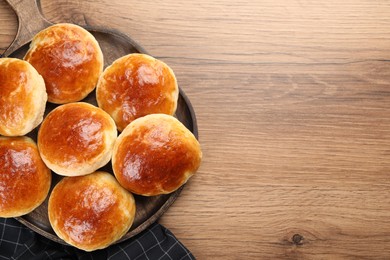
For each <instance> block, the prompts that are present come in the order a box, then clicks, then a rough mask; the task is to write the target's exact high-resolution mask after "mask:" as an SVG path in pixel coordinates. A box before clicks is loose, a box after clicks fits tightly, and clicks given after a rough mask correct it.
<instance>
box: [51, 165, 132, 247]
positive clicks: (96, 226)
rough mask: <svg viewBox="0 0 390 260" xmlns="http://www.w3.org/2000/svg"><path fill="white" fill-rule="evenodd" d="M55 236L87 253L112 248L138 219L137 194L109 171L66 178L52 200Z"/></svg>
mask: <svg viewBox="0 0 390 260" xmlns="http://www.w3.org/2000/svg"><path fill="white" fill-rule="evenodd" d="M48 210H49V212H48V214H49V220H50V224H51V226H52V227H53V230H54V231H55V233H56V234H57V235H58V236H59V237H60V238H61V239H63V240H64V241H65V242H67V243H68V244H71V245H73V246H75V247H77V248H79V249H82V250H85V251H93V250H96V249H101V248H105V247H107V246H109V245H110V244H112V243H114V242H115V241H117V240H118V239H120V238H121V237H122V236H123V235H124V234H126V232H127V231H128V230H129V229H130V227H131V225H132V223H133V220H134V216H135V201H134V198H133V195H131V193H129V192H127V191H126V190H125V189H123V188H122V187H121V186H120V185H119V184H118V182H117V181H116V180H115V178H114V177H113V176H112V175H111V174H108V173H106V172H95V173H93V174H90V175H87V176H81V177H67V178H64V179H62V180H61V181H60V182H59V183H58V184H57V185H56V186H55V187H54V189H53V191H52V193H51V195H50V199H49V209H48Z"/></svg>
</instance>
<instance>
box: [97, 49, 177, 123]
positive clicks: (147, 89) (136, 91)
mask: <svg viewBox="0 0 390 260" xmlns="http://www.w3.org/2000/svg"><path fill="white" fill-rule="evenodd" d="M178 95H179V89H178V86H177V82H176V77H175V75H174V73H173V71H172V70H171V69H170V68H169V67H168V65H166V64H165V63H164V62H162V61H160V60H157V59H155V58H153V57H151V56H148V55H145V54H138V53H136V54H135V53H134V54H129V55H127V56H124V57H121V58H119V59H117V60H116V61H114V63H113V64H112V65H111V66H109V67H107V68H106V69H105V70H104V72H103V73H102V75H101V76H100V78H99V82H98V84H97V87H96V99H97V102H98V105H99V107H100V108H102V109H103V110H104V111H106V112H107V113H109V114H110V115H111V116H112V118H114V120H115V123H116V125H117V127H118V130H119V131H122V130H123V129H124V128H125V127H126V126H127V125H128V124H129V123H130V122H131V121H133V120H134V119H137V118H139V117H142V116H145V115H148V114H154V113H163V114H168V115H173V114H174V113H175V111H176V107H177V99H178Z"/></svg>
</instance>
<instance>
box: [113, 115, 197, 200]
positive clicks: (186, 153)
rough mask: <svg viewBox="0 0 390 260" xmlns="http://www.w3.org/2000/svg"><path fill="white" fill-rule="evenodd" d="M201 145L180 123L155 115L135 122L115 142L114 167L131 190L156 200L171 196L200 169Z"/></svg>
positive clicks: (121, 180)
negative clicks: (168, 194)
mask: <svg viewBox="0 0 390 260" xmlns="http://www.w3.org/2000/svg"><path fill="white" fill-rule="evenodd" d="M201 158H202V152H201V150H200V145H199V142H198V141H197V140H196V138H195V136H194V135H193V134H192V133H191V132H190V131H189V130H188V129H187V128H186V127H185V126H184V125H183V124H182V123H180V121H179V120H177V119H176V118H174V117H172V116H168V115H165V114H152V115H148V116H145V117H141V118H138V119H136V120H134V121H133V122H131V123H130V124H129V125H128V126H127V127H126V128H125V130H124V131H123V132H122V133H121V134H120V135H119V137H118V139H117V141H116V142H115V146H114V151H113V157H112V166H113V170H114V174H115V177H116V178H117V180H118V181H119V183H120V184H121V185H122V186H123V187H124V188H125V189H127V190H129V191H131V192H133V193H136V194H139V195H143V196H153V195H159V194H166V193H171V192H173V191H175V190H176V189H178V188H179V187H180V186H181V185H183V184H184V183H185V182H186V181H187V180H188V179H189V178H190V177H191V176H192V175H193V174H194V173H195V172H196V170H197V169H198V167H199V165H200V161H201Z"/></svg>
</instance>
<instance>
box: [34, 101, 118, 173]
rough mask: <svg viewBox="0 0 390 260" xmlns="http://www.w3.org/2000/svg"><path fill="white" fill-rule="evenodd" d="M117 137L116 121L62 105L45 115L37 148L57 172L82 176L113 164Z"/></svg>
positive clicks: (90, 108) (87, 107)
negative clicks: (112, 159)
mask: <svg viewBox="0 0 390 260" xmlns="http://www.w3.org/2000/svg"><path fill="white" fill-rule="evenodd" d="M116 137H117V130H116V127H115V122H114V120H112V118H111V117H110V116H109V115H108V114H107V113H106V112H104V111H103V110H101V109H100V108H98V107H95V106H93V105H90V104H87V103H84V102H77V103H70V104H66V105H62V106H59V107H57V108H56V109H54V110H53V111H51V112H50V113H49V114H48V115H47V116H46V118H45V120H43V122H42V125H41V127H40V129H39V132H38V148H39V151H40V153H41V156H42V159H43V161H44V162H45V163H46V165H47V166H48V167H49V168H50V169H51V170H53V171H54V172H55V173H57V174H60V175H64V176H79V175H85V174H89V173H92V172H94V171H96V170H97V169H99V168H100V167H102V166H104V165H106V164H107V163H108V162H109V161H110V157H111V154H112V148H113V146H114V142H115V139H116Z"/></svg>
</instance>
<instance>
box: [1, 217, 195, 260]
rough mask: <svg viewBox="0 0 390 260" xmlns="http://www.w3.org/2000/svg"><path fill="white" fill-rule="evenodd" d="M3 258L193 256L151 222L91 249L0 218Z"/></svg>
mask: <svg viewBox="0 0 390 260" xmlns="http://www.w3.org/2000/svg"><path fill="white" fill-rule="evenodd" d="M3 259H7V260H8V259H29V260H35V259H39V260H41V259H81V260H87V259H88V260H90V259H91V260H97V259H109V260H119V259H150V260H155V259H170V260H172V259H173V260H180V259H182V260H187V259H195V257H194V256H193V255H192V254H191V252H190V251H189V250H188V249H187V248H186V247H185V246H184V245H183V244H182V243H181V242H180V241H178V240H177V238H176V237H175V236H174V235H173V234H172V233H171V232H170V231H169V230H168V229H166V228H165V227H163V226H162V225H160V224H158V223H154V224H153V225H151V226H150V227H149V228H148V229H146V230H145V231H143V232H142V233H140V234H138V235H137V236H135V237H134V238H131V239H129V240H126V241H124V242H121V243H118V244H115V245H112V246H110V247H108V248H106V249H101V250H97V251H94V252H91V253H88V252H85V251H82V250H78V249H76V248H74V247H72V246H65V245H61V244H58V243H55V242H53V241H51V240H49V239H47V238H45V237H43V236H41V235H39V234H37V233H35V232H33V231H32V230H30V229H29V228H27V227H25V226H24V225H22V224H20V223H19V222H18V221H17V220H15V219H12V218H9V219H4V218H0V260H3Z"/></svg>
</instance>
